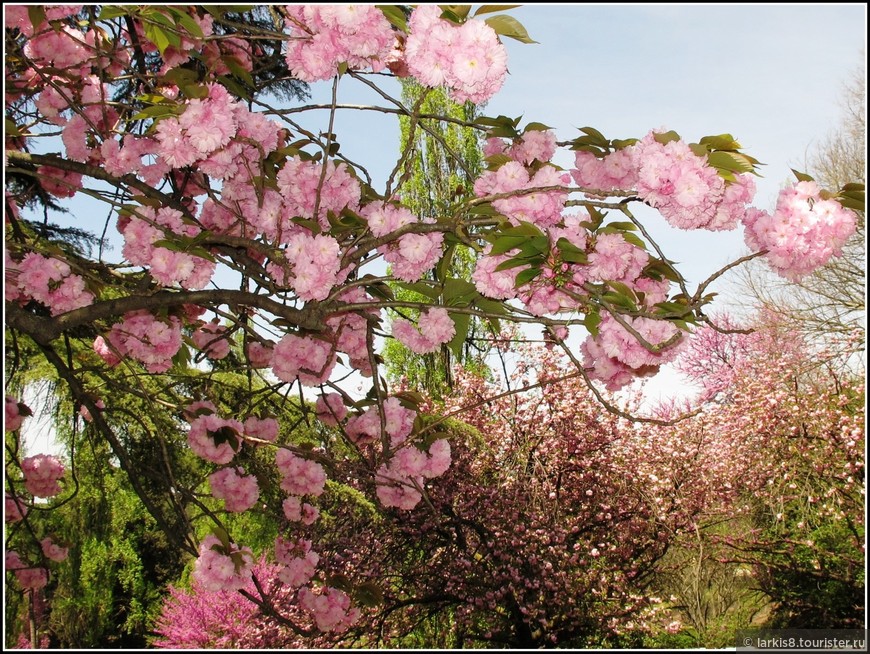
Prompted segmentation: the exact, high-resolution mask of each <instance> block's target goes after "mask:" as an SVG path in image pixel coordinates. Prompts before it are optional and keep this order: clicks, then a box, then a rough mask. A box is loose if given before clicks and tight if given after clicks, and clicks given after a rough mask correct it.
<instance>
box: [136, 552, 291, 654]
mask: <svg viewBox="0 0 870 654" xmlns="http://www.w3.org/2000/svg"><path fill="white" fill-rule="evenodd" d="M278 567H279V566H277V565H275V564H271V563H267V562H266V561H265V560H264V559H260V560H259V561H258V562H257V563H255V564H254V566H253V569H252V579H251V580H249V581H247V582H246V584H245V586H244V588H245V590H247V591H249V592H255V590H256V589H255V586H254V583H253V577H254V576H256V578H257V579H258V580H259V581H260V583H261V584H263V586H264V587H266V588H270V589H271V588H273V587H274V586H275V583H276V582H275V580H276V578H277V570H278ZM274 592H275V594H276V597H277V598H280V599H285V600H286V596H287V591H286V590H285V589H283V588H281V587H278V588H275V591H274ZM154 631H155V633H156V634H157V638H156V639H155V640H154V642H153V645H154V646H155V647H159V648H166V649H178V648H196V649H213V648H217V649H248V648H252V649H256V648H279V649H283V648H286V647H293V646H294V645H296V644H297V643H298V642H299V637H298V636H297V635H296V634H295V633H293V631H291V630H290V629H289V628H288V627H286V626H284V625H281V624H280V623H279V622H277V621H275V620H274V619H273V618H269V617H266V616H263V615H261V614H260V612H259V609H258V608H257V606H256V605H255V604H254V603H253V602H251V601H249V600H248V599H246V598H245V597H243V596H242V595H241V594H239V593H238V591H235V590H224V589H218V590H209V589H207V588H205V587H204V586H203V585H202V584H201V583H200V582H198V581H197V580H194V581H193V584H192V587H191V588H190V589H189V590H185V589H182V588H178V587H174V586H173V587H170V588H169V596H168V597H167V600H166V601H165V602H164V604H163V608H162V611H161V614H160V617H159V618H158V619H157V622H156V625H155V628H154Z"/></svg>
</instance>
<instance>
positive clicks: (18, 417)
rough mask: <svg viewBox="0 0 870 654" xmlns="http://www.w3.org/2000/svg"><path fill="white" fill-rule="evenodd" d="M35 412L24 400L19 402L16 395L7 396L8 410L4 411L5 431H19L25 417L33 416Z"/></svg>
mask: <svg viewBox="0 0 870 654" xmlns="http://www.w3.org/2000/svg"><path fill="white" fill-rule="evenodd" d="M32 415H33V412H32V411H31V410H30V407H28V406H27V405H26V404H24V403H23V402H19V401H18V400H16V399H15V398H14V397H10V396H8V395H7V396H6V410H5V413H4V427H5V431H17V430H19V429H21V423H22V422H24V419H25V418H27V417H29V416H32Z"/></svg>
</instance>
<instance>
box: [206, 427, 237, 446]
mask: <svg viewBox="0 0 870 654" xmlns="http://www.w3.org/2000/svg"><path fill="white" fill-rule="evenodd" d="M206 433H207V434H208V435H209V436H210V437H211V438H212V439H213V440H214V444H215V445H223V444H224V443H229V445H230V447H231V448H233V451H234V452H238V451H239V448H240V447H241V445H242V443H241V441H240V440H239V433H238V432H237V431H236V430H235V429H233V428H232V427H230V426H229V425H225V426H223V427H221V428H220V429H215V430H214V431H212V430H206Z"/></svg>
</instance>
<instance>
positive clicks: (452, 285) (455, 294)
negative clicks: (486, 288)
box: [442, 277, 478, 307]
mask: <svg viewBox="0 0 870 654" xmlns="http://www.w3.org/2000/svg"><path fill="white" fill-rule="evenodd" d="M442 294H443V296H444V303H445V304H448V305H449V306H453V307H458V306H468V305H469V304H470V303H471V302H473V301H474V299H475V298H476V297H477V295H478V292H477V288H476V287H475V286H474V284H472V283H471V282H469V281H467V280H465V279H458V278H455V277H454V278H451V279H448V280H447V281H446V282H444V291H443V292H442Z"/></svg>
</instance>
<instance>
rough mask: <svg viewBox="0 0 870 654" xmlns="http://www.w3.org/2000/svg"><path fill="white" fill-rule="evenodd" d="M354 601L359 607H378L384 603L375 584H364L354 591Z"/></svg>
mask: <svg viewBox="0 0 870 654" xmlns="http://www.w3.org/2000/svg"><path fill="white" fill-rule="evenodd" d="M354 599H356V603H357V604H359V605H360V606H368V607H373V606H379V605H380V604H382V603H383V601H384V593H383V591H382V590H381V589H380V588H378V586H377V584H375V583H373V582H365V583H363V584H359V585H358V586H357V587H356V588H355V589H354Z"/></svg>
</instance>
